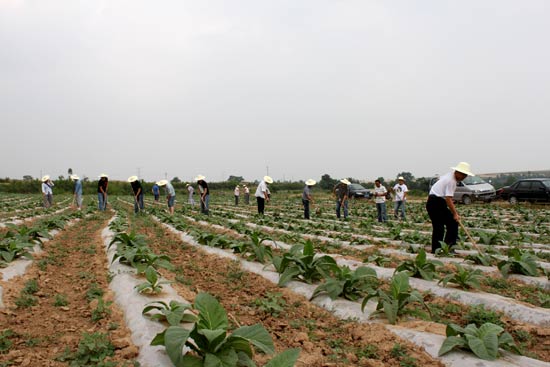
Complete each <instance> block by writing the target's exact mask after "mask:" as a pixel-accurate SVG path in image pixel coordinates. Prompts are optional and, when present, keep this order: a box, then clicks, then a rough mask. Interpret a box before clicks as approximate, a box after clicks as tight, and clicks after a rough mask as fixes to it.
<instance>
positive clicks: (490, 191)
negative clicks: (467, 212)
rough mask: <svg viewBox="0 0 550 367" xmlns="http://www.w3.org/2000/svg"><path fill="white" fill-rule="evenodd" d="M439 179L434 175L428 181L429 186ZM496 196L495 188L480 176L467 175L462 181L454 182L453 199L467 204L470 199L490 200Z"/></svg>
mask: <svg viewBox="0 0 550 367" xmlns="http://www.w3.org/2000/svg"><path fill="white" fill-rule="evenodd" d="M437 180H439V177H434V178H432V179H431V181H430V188H431V187H432V185H433V184H434V183H436V182H437ZM495 198H496V190H495V188H494V187H493V185H491V184H490V183H487V182H485V181H484V180H483V179H482V178H481V177H477V176H468V177H466V178H465V179H464V180H463V181H462V182H458V183H457V184H456V191H455V194H454V196H453V200H454V201H457V202H461V203H464V204H465V205H469V204H471V203H472V201H484V202H486V203H489V202H491V200H494V199H495Z"/></svg>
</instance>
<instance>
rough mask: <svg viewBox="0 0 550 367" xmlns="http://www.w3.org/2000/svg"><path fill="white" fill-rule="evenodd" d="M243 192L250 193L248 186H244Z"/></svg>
mask: <svg viewBox="0 0 550 367" xmlns="http://www.w3.org/2000/svg"><path fill="white" fill-rule="evenodd" d="M244 193H245V194H249V193H250V190H249V189H248V186H247V187H245V188H244Z"/></svg>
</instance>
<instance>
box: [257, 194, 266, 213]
mask: <svg viewBox="0 0 550 367" xmlns="http://www.w3.org/2000/svg"><path fill="white" fill-rule="evenodd" d="M256 201H257V202H258V214H261V215H264V208H265V199H264V198H261V197H258V196H256Z"/></svg>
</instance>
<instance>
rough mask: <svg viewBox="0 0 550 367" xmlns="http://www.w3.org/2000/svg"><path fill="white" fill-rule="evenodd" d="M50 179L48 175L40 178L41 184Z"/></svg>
mask: <svg viewBox="0 0 550 367" xmlns="http://www.w3.org/2000/svg"><path fill="white" fill-rule="evenodd" d="M49 179H50V176H49V175H46V176H44V177H42V182H46V181H48V180H49Z"/></svg>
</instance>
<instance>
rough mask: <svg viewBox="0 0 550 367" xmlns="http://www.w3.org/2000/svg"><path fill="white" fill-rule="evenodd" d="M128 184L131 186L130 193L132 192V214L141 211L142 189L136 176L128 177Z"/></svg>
mask: <svg viewBox="0 0 550 367" xmlns="http://www.w3.org/2000/svg"><path fill="white" fill-rule="evenodd" d="M128 182H129V183H130V185H131V186H132V191H133V192H134V213H137V212H139V211H140V210H143V208H144V206H143V188H142V187H141V183H140V182H139V180H138V176H130V177H128Z"/></svg>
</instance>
